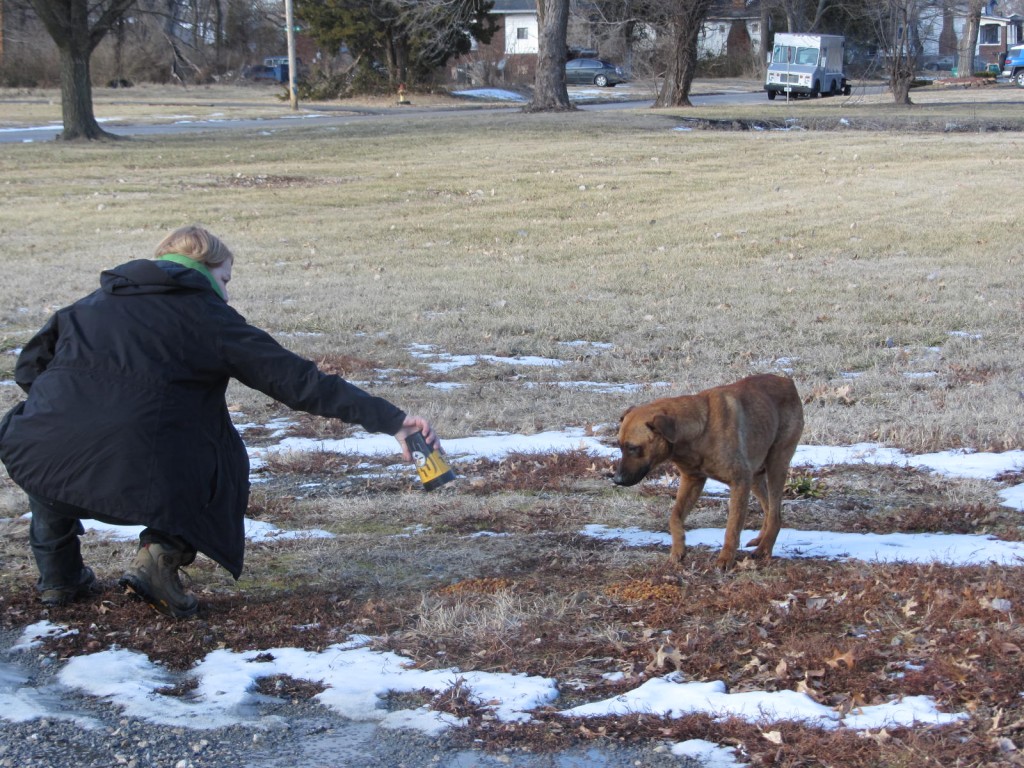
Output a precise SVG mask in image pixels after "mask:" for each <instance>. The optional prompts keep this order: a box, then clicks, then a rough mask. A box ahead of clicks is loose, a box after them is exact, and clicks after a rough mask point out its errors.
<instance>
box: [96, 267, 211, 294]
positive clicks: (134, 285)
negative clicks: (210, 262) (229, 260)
mask: <svg viewBox="0 0 1024 768" xmlns="http://www.w3.org/2000/svg"><path fill="white" fill-rule="evenodd" d="M100 287H101V288H102V289H103V291H104V293H109V294H111V295H114V296H137V295H139V294H145V293H174V292H177V291H197V290H200V291H201V290H207V291H212V290H213V287H212V286H211V285H210V283H209V281H208V280H207V279H206V278H205V277H204V276H203V275H202V274H200V273H199V272H197V271H196V270H194V269H189V268H188V267H183V266H181V265H179V264H175V263H173V262H169V261H162V262H158V261H150V260H149V259H136V260H135V261H129V262H128V263H127V264H122V265H120V266H118V267H114V268H113V269H107V270H104V271H103V272H102V273H101V274H100Z"/></svg>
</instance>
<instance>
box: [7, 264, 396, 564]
mask: <svg viewBox="0 0 1024 768" xmlns="http://www.w3.org/2000/svg"><path fill="white" fill-rule="evenodd" d="M100 286H101V288H100V290H97V291H95V292H94V293H92V294H90V295H89V296H86V297H85V298H83V299H81V300H79V301H77V302H75V303H74V304H72V305H71V306H69V307H65V308H64V309H61V310H59V311H58V312H57V313H56V314H55V315H53V317H51V318H50V319H49V321H48V322H47V323H46V325H45V326H44V327H43V328H42V329H41V330H40V331H39V333H37V334H36V335H35V336H34V337H33V338H32V339H31V340H30V341H29V342H28V343H27V344H26V345H25V347H24V349H23V350H22V352H21V355H20V356H19V357H18V362H17V367H16V369H15V380H16V381H17V383H18V384H19V385H20V386H21V387H22V389H24V390H25V391H26V392H27V393H28V397H27V399H26V400H25V401H24V402H22V403H20V404H18V405H17V406H15V407H14V408H13V409H12V410H11V411H10V412H9V413H8V414H7V415H6V416H5V417H4V419H3V421H0V460H2V461H3V463H4V465H5V466H6V467H7V471H8V473H9V474H10V476H11V479H12V480H14V482H15V483H17V484H18V485H19V486H21V487H22V488H23V489H25V490H26V491H27V492H28V493H30V494H33V495H36V496H40V497H43V498H46V499H52V500H56V501H62V502H65V503H68V504H73V505H75V506H78V507H82V508H84V509H87V510H89V511H91V512H94V513H96V514H97V515H100V516H102V517H109V518H113V519H115V520H118V521H124V522H125V523H127V524H134V525H145V526H149V527H151V528H155V529H157V530H160V531H163V532H165V533H171V534H174V535H176V536H180V537H181V538H183V539H184V540H185V541H187V542H188V543H189V544H191V545H192V546H193V547H195V548H196V549H197V550H199V551H200V552H203V553H204V554H206V555H208V556H209V557H211V558H213V559H214V560H216V561H217V562H218V563H220V564H221V565H223V566H224V567H225V568H227V570H228V571H230V572H231V574H232V575H233V576H234V577H235V578H238V576H239V575H240V574H241V571H242V562H243V556H244V549H245V537H244V527H243V517H244V514H245V510H246V506H247V504H248V498H249V460H248V456H247V454H246V450H245V446H244V445H243V444H242V440H241V438H240V437H239V436H238V432H237V431H236V430H235V428H234V426H233V425H232V423H231V419H230V417H229V416H228V410H227V404H226V403H225V400H224V393H225V391H226V389H227V385H228V381H229V379H231V378H235V379H237V380H238V381H240V382H242V383H243V384H245V385H247V386H249V387H252V388H253V389H257V390H259V391H260V392H263V393H265V394H266V395H268V396H270V397H272V398H274V399H276V400H279V401H280V402H282V403H284V404H285V405H287V406H289V407H291V408H294V409H296V410H302V411H307V412H309V413H313V414H316V415H320V416H330V417H335V418H338V419H342V420H344V421H346V422H350V423H355V424H360V425H362V426H363V427H364V428H365V429H367V430H368V431H370V432H384V433H388V434H395V433H396V432H398V430H399V429H401V427H402V421H403V420H404V418H405V413H403V412H402V411H401V410H399V409H398V408H397V407H395V406H394V405H392V404H391V403H389V402H388V401H387V400H384V399H382V398H379V397H373V396H371V395H369V394H367V393H366V392H364V391H362V390H361V389H359V388H358V387H356V386H354V385H352V384H349V383H348V382H346V381H344V380H343V379H341V378H340V377H338V376H328V375H326V374H323V373H321V372H320V371H319V370H318V369H317V367H316V365H315V364H314V363H312V362H310V361H309V360H305V359H303V358H302V357H299V356H298V355H295V354H293V353H291V352H289V351H288V350H286V349H284V348H283V347H281V346H280V345H279V344H278V343H277V342H276V341H274V339H273V338H271V336H270V335H269V334H267V333H266V332H264V331H261V330H259V329H258V328H254V327H253V326H251V325H249V324H248V323H247V322H246V321H245V319H244V318H243V317H242V316H241V315H240V314H239V313H238V312H236V311H235V310H234V309H232V308H231V307H230V306H228V304H227V303H226V302H224V301H223V300H222V299H221V298H220V297H219V296H218V295H217V293H216V292H215V291H214V290H213V287H212V286H211V284H210V282H209V281H208V280H207V279H206V278H205V277H204V276H203V275H201V274H200V273H199V272H197V271H196V270H193V269H189V268H187V267H182V266H179V265H177V264H174V263H171V262H155V261H148V260H141V259H140V260H138V261H131V262H128V263H127V264H123V265H122V266H120V267H117V268H116V269H111V270H108V271H106V272H104V273H103V274H102V275H101V277H100Z"/></svg>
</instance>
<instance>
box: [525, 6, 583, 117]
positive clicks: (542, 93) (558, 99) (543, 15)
mask: <svg viewBox="0 0 1024 768" xmlns="http://www.w3.org/2000/svg"><path fill="white" fill-rule="evenodd" d="M568 29H569V0H537V45H538V51H537V72H536V74H535V76H534V86H533V99H532V101H530V103H529V104H527V105H526V107H525V111H526V112H555V111H559V110H569V109H572V108H573V106H572V104H570V103H569V91H568V90H567V89H566V87H565V60H566V43H565V36H566V33H567V32H568Z"/></svg>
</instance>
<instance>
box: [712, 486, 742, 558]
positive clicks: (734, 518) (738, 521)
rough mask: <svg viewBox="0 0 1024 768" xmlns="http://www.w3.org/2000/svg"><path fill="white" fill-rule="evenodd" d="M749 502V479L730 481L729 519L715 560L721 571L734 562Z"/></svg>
mask: <svg viewBox="0 0 1024 768" xmlns="http://www.w3.org/2000/svg"><path fill="white" fill-rule="evenodd" d="M749 503H750V481H749V480H746V481H742V482H734V483H732V484H731V485H730V486H729V519H728V521H726V524H725V544H724V545H723V546H722V551H721V553H720V554H719V555H718V562H717V565H718V567H719V568H721V569H722V570H723V571H728V570H729V569H731V568H732V567H733V566H734V565H735V564H736V550H737V548H738V547H739V545H740V534H741V533H742V532H743V523H744V522H746V519H747V505H748V504H749Z"/></svg>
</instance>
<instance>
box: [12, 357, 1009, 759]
mask: <svg viewBox="0 0 1024 768" xmlns="http://www.w3.org/2000/svg"><path fill="white" fill-rule="evenodd" d="M414 354H416V355H418V356H422V357H424V358H426V361H427V362H428V363H429V364H430V365H431V366H436V368H435V369H436V370H438V371H446V370H447V371H450V370H452V369H453V368H457V367H459V366H461V365H472V364H474V363H475V362H476V360H478V359H481V358H479V357H476V358H474V357H473V356H465V357H454V356H449V355H445V354H443V353H439V352H437V351H436V350H435V349H433V348H431V347H418V348H416V349H415V350H414ZM487 359H488V360H489V361H490V362H515V363H516V365H520V366H522V365H557V364H559V361H555V360H545V359H544V358H516V359H515V360H514V361H513V360H505V359H498V358H487ZM6 383H7V382H0V384H6ZM591 384H593V385H594V386H597V385H598V384H597V383H594V382H579V385H580V386H588V385H591ZM451 386H452V387H453V388H454V387H457V386H458V385H456V384H452V385H451ZM609 386H610V385H609ZM615 386H616V387H625V388H624V389H622V391H631V390H630V389H629V388H628V385H615ZM234 415H235V417H236V421H237V424H236V426H237V427H238V429H239V431H240V432H241V433H242V436H243V438H244V436H245V432H246V431H247V430H248V429H250V428H252V427H254V426H257V425H254V424H249V423H246V422H245V416H244V414H234ZM258 426H261V427H265V428H266V429H267V430H269V431H270V433H271V435H272V436H274V437H276V438H279V439H278V440H277V442H276V443H272V444H270V445H267V446H260V447H250V448H249V449H248V451H249V457H250V462H251V465H252V468H253V470H254V471H256V470H259V469H260V467H261V466H263V464H264V463H265V462H266V459H267V457H268V456H270V455H271V454H273V453H275V452H289V453H295V452H301V451H327V452H342V453H345V454H347V455H357V456H365V457H376V458H378V459H379V458H380V457H382V456H394V457H395V462H396V463H395V464H393V465H391V466H388V467H385V468H384V469H383V470H381V469H380V467H379V465H377V464H374V465H373V466H374V470H373V471H384V472H400V473H410V472H413V470H411V469H410V466H409V465H407V464H404V463H402V462H401V461H400V459H399V457H398V455H397V453H396V451H397V444H396V443H395V440H394V438H392V437H390V436H387V435H370V434H365V433H360V434H356V435H354V436H353V437H349V438H345V439H338V440H315V439H309V438H295V437H287V436H286V435H287V430H288V426H289V421H288V420H287V419H281V420H277V421H275V422H271V423H269V424H265V425H258ZM444 448H445V451H446V453H447V454H448V458H449V461H450V462H451V464H452V466H453V468H454V469H455V471H456V473H458V468H459V463H460V462H470V461H473V460H476V459H480V458H488V459H493V460H500V459H501V458H503V457H505V456H507V455H508V454H510V453H513V452H524V453H557V452H567V451H574V450H580V449H582V450H585V451H587V452H589V453H590V454H592V455H594V456H610V457H616V456H617V455H618V451H617V449H615V448H614V447H611V446H608V445H605V444H604V443H602V442H601V441H600V440H599V439H598V438H596V437H593V436H590V435H588V434H587V433H586V432H585V431H584V430H583V429H582V428H568V429H564V430H553V431H548V432H541V433H538V434H533V435H521V434H507V433H496V432H487V433H479V434H475V435H472V436H469V437H462V438H455V439H447V440H445V441H444ZM857 463H863V464H871V465H889V466H903V467H914V468H918V469H921V470H923V471H928V472H932V473H935V474H938V475H945V476H949V477H960V478H976V479H993V478H995V477H996V476H997V475H999V474H1000V473H1001V472H1004V471H1012V470H1018V469H1021V468H1022V467H1024V451H1007V452H1004V453H975V452H968V451H959V450H958V451H945V452H939V453H931V454H923V455H910V454H906V453H904V452H902V451H899V450H895V449H893V448H887V447H885V446H882V445H877V444H873V443H862V444H857V445H848V446H815V445H801V446H799V448H798V449H797V452H796V456H795V457H794V459H793V464H794V466H801V467H807V468H810V469H811V470H813V468H816V467H827V466H830V465H834V464H857ZM251 479H252V481H253V483H259V482H265V478H264V476H263V475H262V474H254V475H253V477H252V478H251ZM727 492H728V491H727V488H726V487H725V486H724V485H722V484H720V483H716V482H714V481H709V482H708V484H707V486H706V488H705V494H709V495H722V494H727ZM999 496H1000V498H1001V500H1002V504H1003V505H1005V506H1006V507H1009V508H1012V509H1015V510H1018V511H1021V510H1024V485H1018V486H1014V487H1009V488H1005V489H1002V490H1001V491H1000V492H999ZM83 523H84V524H85V526H86V529H87V534H86V535H89V536H109V537H114V538H123V539H134V538H136V537H137V536H138V533H139V531H140V530H141V529H140V528H133V527H127V526H121V527H117V526H109V525H104V524H102V523H98V522H96V521H89V520H86V521H83ZM755 533H756V531H751V532H750V534H751V537H752V536H753V535H755ZM581 534H583V535H587V536H592V537H595V538H599V539H604V540H613V541H616V542H618V543H619V544H620V545H621V546H624V547H629V546H644V547H649V546H663V547H665V548H666V549H667V548H668V546H669V545H670V540H669V535H668V534H667V533H665V532H659V531H647V530H642V529H640V528H610V527H607V526H600V525H587V526H585V527H584V528H583V529H582V530H581ZM411 535H416V534H415V533H413V534H411ZM246 536H247V539H248V540H249V542H250V543H251V545H253V546H258V545H259V544H260V543H261V542H265V541H270V540H280V539H283V538H301V537H330V536H332V534H331V533H329V532H327V531H322V530H315V529H307V530H282V529H279V528H277V527H275V526H273V525H271V524H269V523H265V522H258V521H254V520H246ZM723 537H724V531H723V530H722V529H711V528H704V529H696V530H691V531H687V544H688V546H708V547H712V548H717V547H720V546H721V541H722V539H723ZM774 555H775V556H776V557H781V558H797V557H817V558H827V559H836V560H846V559H857V560H864V561H871V562H890V563H891V562H912V563H927V562H942V563H946V564H950V565H960V564H979V563H989V562H996V563H1002V564H1005V565H1009V566H1021V565H1024V543H1022V542H1004V541H999V540H997V539H994V538H992V537H990V536H984V535H971V534H902V533H899V534H895V533H894V534H852V533H830V532H823V531H812V532H808V531H799V530H794V529H789V528H784V529H783V530H782V531H781V533H780V535H779V539H778V542H777V543H776V546H775V551H774ZM1006 602H1007V605H1006V606H1004V607H1005V608H1006V609H1007V610H1009V609H1010V607H1011V606H1012V603H1011V601H1006ZM68 631H73V630H69V629H68V628H66V627H62V626H61V625H60V624H55V623H50V622H48V621H43V622H39V623H36V624H32V625H30V626H26V627H25V628H24V629H23V631H22V633H21V636H20V637H19V638H18V639H17V641H16V642H15V644H14V645H13V646H12V647H11V648H10V649H8V650H6V651H2V652H0V718H2V719H6V720H9V721H14V722H21V721H29V720H35V719H40V718H50V719H53V718H68V719H72V720H74V721H76V722H78V723H79V724H80V725H81V726H82V727H84V728H91V727H98V726H99V723H98V722H96V721H95V720H94V719H92V718H91V717H89V716H88V715H87V714H84V713H82V712H79V711H76V710H74V709H73V708H69V706H68V705H67V704H66V703H65V702H64V699H63V696H62V692H63V691H66V690H67V689H69V688H70V689H74V690H76V691H78V692H80V693H84V694H88V695H91V696H97V697H101V698H103V699H105V700H107V701H108V702H110V703H111V704H113V705H114V706H117V707H120V708H122V709H123V710H124V711H125V713H126V714H130V715H132V716H135V717H140V718H145V719H147V720H151V721H152V722H154V723H158V724H163V725H170V726H177V727H183V728H190V729H195V730H197V731H201V730H204V729H209V728H216V727H220V726H225V725H230V724H246V725H250V726H253V727H261V726H264V725H266V726H269V725H270V723H268V722H266V718H264V719H262V720H261V716H260V715H259V712H258V708H257V707H256V706H255V704H256V702H257V701H258V699H259V694H258V693H257V690H256V684H257V681H258V679H259V678H260V677H266V676H276V675H285V676H288V677H292V678H297V679H302V680H310V681H314V682H319V683H322V684H323V685H324V686H326V688H325V690H324V691H323V692H322V693H320V694H318V695H317V696H316V699H317V700H318V701H319V702H320V703H322V704H323V705H324V706H326V707H329V708H330V709H332V710H334V711H335V712H337V713H338V714H339V715H341V716H343V717H345V718H348V719H351V720H354V721H364V722H373V723H376V724H377V725H379V726H380V727H383V728H413V729H417V730H420V731H422V732H424V733H428V734H437V733H440V732H442V731H444V730H445V729H449V728H457V727H459V725H460V721H459V720H458V719H457V718H455V717H454V716H452V715H449V714H445V713H438V712H434V711H430V710H427V709H425V708H419V709H406V710H399V711H391V712H388V711H386V710H385V709H383V708H381V706H380V705H381V703H382V699H383V698H384V697H385V696H386V695H387V694H388V693H389V692H403V691H419V690H423V689H427V690H432V691H437V692H442V691H444V690H447V689H448V688H450V687H451V686H452V685H453V684H454V683H455V682H456V681H457V680H461V681H462V684H463V685H464V686H468V688H469V690H470V691H471V693H472V695H473V696H474V697H475V698H476V699H477V700H478V701H479V702H482V703H485V705H486V706H487V707H488V708H489V709H491V710H492V711H493V714H494V716H495V717H496V718H498V719H499V720H502V721H506V722H520V721H528V720H529V719H530V718H531V712H532V711H533V710H535V709H537V708H540V707H552V708H554V709H556V710H559V709H560V707H559V686H560V684H561V681H559V680H557V679H555V678H547V677H536V676H529V675H524V674H504V673H489V672H475V671H462V670H460V669H457V668H454V667H453V668H449V669H443V670H421V669H416V668H415V665H414V664H413V663H412V660H411V659H408V658H404V657H402V656H401V655H398V654H395V653H391V652H383V651H377V650H373V649H372V647H371V646H372V640H373V638H370V637H365V636H352V637H350V638H349V639H348V640H347V641H346V642H344V643H339V644H335V645H332V646H330V647H328V648H326V649H324V650H322V651H319V652H315V651H305V650H302V649H299V648H258V649H252V650H248V651H241V652H236V651H232V650H228V649H221V650H217V651H213V652H212V653H210V654H208V655H207V656H206V657H204V658H203V659H201V660H200V661H198V662H197V663H196V665H195V666H194V668H192V669H191V670H189V671H188V672H187V673H172V672H171V671H169V670H167V669H165V668H164V667H162V666H160V665H159V664H156V663H154V662H152V661H151V660H150V659H149V658H147V657H146V656H145V655H143V654H141V653H137V652H134V651H130V650H125V649H118V648H111V649H108V650H104V651H100V652H98V653H93V654H88V655H83V656H77V657H74V658H71V659H68V660H67V661H65V662H63V666H62V668H61V669H60V670H59V672H58V673H57V675H56V677H55V682H53V683H51V684H48V685H47V686H45V687H36V686H35V685H33V684H32V683H31V681H30V680H28V678H27V677H26V675H25V674H23V673H22V672H21V671H19V666H18V664H17V660H18V656H19V654H31V653H34V652H36V651H35V649H36V648H37V647H38V646H39V645H40V643H41V639H42V638H45V637H46V636H48V635H55V634H60V633H63V632H68ZM257 656H258V657H259V659H260V663H254V660H255V659H256V657H257ZM183 675H187V676H188V677H189V678H193V679H195V680H196V681H197V682H198V687H196V689H195V690H194V695H192V696H190V697H188V698H187V699H186V698H175V697H168V696H164V695H160V694H158V693H156V691H157V690H158V689H161V688H164V687H166V686H168V685H174V684H175V683H176V682H180V681H181V679H182V676H183ZM560 711H561V713H562V714H564V715H565V716H573V717H582V718H589V717H601V716H605V715H611V714H621V713H626V712H650V713H654V714H658V715H665V716H668V717H681V716H684V715H687V714H690V713H706V714H708V715H710V716H712V717H716V718H729V717H738V718H742V719H745V720H748V721H750V722H754V723H758V724H762V725H768V724H770V723H771V722H773V721H779V720H800V721H805V722H807V723H809V724H813V725H817V726H818V727H820V728H822V729H837V728H846V729H854V730H857V731H863V730H868V729H878V728H882V727H886V726H913V725H915V724H919V725H937V724H946V723H951V722H955V721H957V720H959V719H963V718H965V717H967V715H966V714H965V713H950V712H942V711H939V710H938V708H937V707H936V704H935V702H934V700H933V699H931V698H930V697H928V696H908V697H904V698H903V699H901V700H898V701H892V702H889V703H886V704H882V705H877V706H868V707H863V708H859V709H854V710H853V711H851V712H849V713H848V714H845V715H842V714H840V713H839V712H837V711H835V710H833V709H832V708H830V707H827V706H823V705H821V704H819V703H818V702H816V701H814V699H812V698H811V697H809V696H807V695H806V694H804V693H801V692H798V691H790V690H783V691H760V692H759V691H746V692H742V693H730V692H729V691H728V690H727V688H726V685H725V683H724V682H723V681H721V680H709V681H693V680H687V679H686V678H685V677H684V676H682V674H681V673H679V672H676V673H672V674H668V675H664V676H660V677H654V678H651V679H648V680H646V681H645V682H644V683H643V684H641V685H639V686H638V687H636V688H635V689H633V690H631V691H629V692H627V693H624V694H621V695H618V696H615V697H612V698H608V699H601V700H596V701H593V702H590V703H588V704H585V705H582V706H578V707H574V708H570V709H562V710H560ZM271 719H272V718H271ZM672 751H673V753H675V754H679V755H688V756H691V757H698V758H700V759H702V760H704V761H706V763H707V764H708V765H713V766H716V767H721V766H731V765H739V764H741V763H740V762H739V761H738V760H737V758H736V756H735V754H734V753H733V751H732V750H731V749H730V748H726V747H722V746H720V745H716V744H711V743H708V742H703V741H699V740H695V741H690V742H683V743H679V744H675V745H673V746H672Z"/></svg>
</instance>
